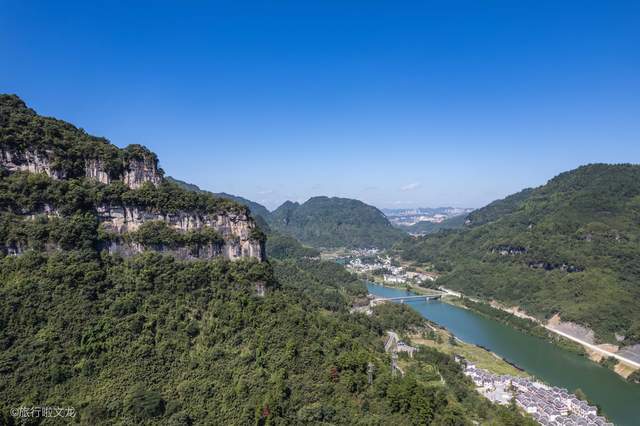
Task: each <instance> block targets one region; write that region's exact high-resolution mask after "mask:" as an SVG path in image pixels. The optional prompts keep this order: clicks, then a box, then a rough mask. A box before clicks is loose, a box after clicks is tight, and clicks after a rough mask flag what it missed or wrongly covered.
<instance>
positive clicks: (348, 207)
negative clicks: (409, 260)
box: [269, 197, 405, 248]
mask: <svg viewBox="0 0 640 426" xmlns="http://www.w3.org/2000/svg"><path fill="white" fill-rule="evenodd" d="M269 226H270V227H271V228H273V229H275V230H278V231H281V232H283V233H287V234H290V235H292V236H293V237H295V238H296V239H298V240H300V241H301V242H303V243H305V244H309V245H311V246H313V247H327V248H332V247H349V248H366V247H378V248H387V247H390V246H391V245H393V243H395V242H397V241H399V240H400V239H402V238H403V237H404V236H405V233H404V232H402V231H400V230H399V229H396V228H394V227H392V226H391V224H390V223H389V221H388V220H387V218H386V217H385V216H384V214H383V213H382V212H381V211H380V210H378V209H376V208H375V207H372V206H369V205H367V204H365V203H363V202H362V201H358V200H352V199H348V198H337V197H331V198H330V197H313V198H310V199H309V200H307V201H306V202H305V203H303V204H298V203H293V202H290V201H288V202H286V203H284V204H283V205H281V206H280V207H278V208H277V209H276V210H275V211H273V212H272V213H271V215H270V217H269Z"/></svg>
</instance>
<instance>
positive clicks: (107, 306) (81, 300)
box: [0, 96, 533, 426]
mask: <svg viewBox="0 0 640 426" xmlns="http://www.w3.org/2000/svg"><path fill="white" fill-rule="evenodd" d="M16 99H17V97H14V96H9V97H3V96H0V106H1V108H0V142H1V144H0V147H1V148H3V152H2V155H3V157H2V160H3V164H4V165H6V166H8V167H9V168H8V169H3V170H1V171H0V236H1V237H2V238H4V242H5V243H6V242H11V243H15V242H16V241H18V240H19V241H21V242H25V246H24V247H23V249H21V250H19V251H15V252H13V253H11V254H9V255H5V253H4V252H2V251H0V424H3V425H5V424H6V425H10V426H12V425H17V424H40V422H41V420H42V419H39V418H38V419H33V420H34V421H30V420H28V421H27V423H25V422H23V421H22V420H19V419H16V418H15V417H14V416H13V415H12V413H13V410H15V409H16V407H71V408H73V409H74V410H75V413H76V414H75V418H74V420H73V421H74V422H77V423H79V424H92V425H93V424H99V425H129V424H140V425H173V426H178V425H181V426H190V425H200V424H204V425H209V424H211V425H216V424H225V425H227V424H228V425H246V424H256V425H269V424H283V425H300V424H343V425H354V424H362V425H383V424H403V425H404V424H415V425H419V424H432V425H440V426H445V425H465V426H466V425H472V424H479V423H488V424H496V425H519V424H533V423H532V420H531V419H526V418H524V417H522V416H521V415H520V414H519V413H518V412H517V411H515V410H513V409H512V408H509V407H501V406H496V405H493V404H491V403H489V402H488V401H487V400H486V399H484V398H483V397H481V396H480V395H479V394H478V393H476V392H475V391H474V389H473V384H472V382H471V381H470V380H469V378H467V377H466V376H464V375H463V373H462V367H461V365H460V364H459V363H457V362H455V361H454V360H453V358H452V357H451V356H449V355H446V354H444V353H441V352H438V351H436V350H434V349H429V348H424V349H423V350H422V351H420V353H419V354H417V355H416V357H415V360H414V361H413V362H414V363H415V364H413V365H414V367H415V368H413V369H412V370H411V371H407V374H405V375H403V376H402V377H397V378H394V377H392V374H391V371H390V369H389V363H390V359H389V355H388V354H387V353H386V352H385V351H384V348H383V342H382V338H383V335H384V331H385V330H387V329H389V328H390V327H391V323H390V322H389V318H393V319H394V321H393V326H394V327H396V329H397V331H398V332H401V333H403V332H406V331H408V330H409V329H410V328H412V327H423V326H424V320H423V319H422V318H420V317H419V316H418V315H417V314H415V313H414V314H413V315H411V311H410V310H409V309H408V308H407V307H405V306H400V305H389V306H387V307H385V308H384V309H382V310H375V311H374V313H373V315H371V316H366V315H362V314H351V313H350V312H349V309H350V307H351V301H352V300H353V299H354V298H362V297H363V296H365V295H366V287H365V286H364V284H363V283H362V281H359V280H358V279H357V278H356V277H355V276H354V275H352V274H350V273H348V272H347V271H346V270H345V269H344V268H342V267H341V266H340V265H338V264H336V263H334V262H321V261H318V260H314V259H309V258H308V257H307V256H305V255H304V254H302V255H300V256H292V255H290V253H289V252H287V251H286V250H281V251H280V252H281V253H280V254H281V255H282V258H283V260H276V259H274V260H272V261H269V260H265V259H256V258H255V257H241V258H238V259H236V260H234V261H231V260H228V259H225V258H223V257H221V256H217V257H215V258H212V259H194V260H189V261H186V260H180V259H178V258H177V257H176V256H174V255H173V254H171V252H163V251H157V250H147V249H146V248H145V249H144V250H142V252H140V253H136V254H132V255H130V256H122V255H121V254H120V253H119V252H114V253H112V252H111V251H110V250H108V249H105V244H103V243H104V242H105V241H109V239H110V238H112V237H113V235H110V233H109V232H106V230H105V229H104V228H103V227H101V226H100V224H99V212H98V210H97V208H96V206H97V205H119V204H126V205H131V206H135V207H136V208H144V209H146V210H145V212H147V213H149V212H153V213H154V214H155V213H158V212H171V213H184V212H185V211H198V210H200V211H201V212H203V213H209V212H210V213H212V214H214V215H216V216H217V217H220V216H223V215H225V214H227V215H228V214H231V213H233V215H236V216H235V217H236V219H237V215H246V214H247V208H246V207H245V206H241V205H240V204H238V203H237V202H235V201H231V200H228V199H222V198H219V197H214V196H212V195H210V194H208V193H204V192H199V191H195V190H194V188H193V187H191V188H190V190H187V189H189V188H184V186H180V185H178V184H175V183H172V182H170V181H168V180H162V179H160V180H159V179H158V178H160V177H161V176H158V175H157V174H156V173H155V171H157V170H155V163H156V162H157V159H155V157H149V155H153V154H152V153H151V152H150V151H148V150H146V149H145V150H144V151H142V152H143V153H144V154H145V155H144V156H143V157H145V158H147V159H149V158H151V159H152V160H153V161H151V163H148V162H147V163H144V164H143V163H140V162H139V159H140V158H139V157H138V159H135V158H134V160H135V161H134V162H133V163H131V160H132V158H131V157H130V153H129V152H121V151H118V150H117V148H115V147H113V146H111V145H109V144H108V143H107V142H105V141H104V140H102V141H101V140H96V139H95V138H93V137H91V136H89V135H86V134H85V133H84V132H82V131H80V130H79V129H77V128H75V127H73V126H71V125H70V124H68V123H64V122H62V121H58V120H54V119H46V118H42V117H39V116H37V115H35V113H34V112H32V111H26V110H25V106H24V104H23V103H21V101H20V102H17V101H16ZM18 100H19V99H18ZM7 123H8V124H7ZM93 144H95V146H94V145H93ZM66 150H69V153H67V152H66ZM67 154H68V155H67ZM147 154H149V155H147ZM109 159H111V160H112V161H111V162H108V163H109V164H110V166H109V167H108V168H107V169H105V168H104V166H105V163H103V161H107V160H109ZM36 160H37V161H36ZM67 160H69V161H67ZM87 160H90V161H89V166H88V165H87ZM94 160H100V161H98V162H95V161H94ZM105 170H106V172H105ZM152 172H154V173H152ZM105 173H106V174H105ZM100 179H101V180H103V181H104V182H102V181H100ZM127 179H128V180H127ZM154 181H155V183H154ZM105 182H106V183H105ZM128 185H131V186H128ZM186 185H188V184H186ZM52 208H55V209H56V214H53V215H49V213H51V211H52V210H51V209H52ZM34 212H37V214H32V213H34ZM243 220H245V221H246V222H247V223H250V221H247V220H246V217H244V218H243ZM146 224H151V225H150V226H146ZM146 224H143V225H142V226H140V228H139V229H138V230H137V231H134V233H136V234H141V235H137V237H140V238H141V241H147V240H149V241H151V243H152V244H153V245H157V244H161V245H162V244H165V243H166V244H175V243H183V242H184V241H183V240H184V239H185V238H187V236H188V237H189V239H190V241H191V243H195V244H200V243H202V238H207V239H211V240H213V241H218V239H219V237H220V236H219V235H218V234H217V233H207V235H191V234H188V233H184V234H182V233H178V234H176V232H177V230H176V229H174V228H169V223H167V222H164V221H157V220H152V221H147V222H146ZM205 228H206V227H205ZM169 229H172V230H173V231H171V232H169ZM252 229H253V230H256V229H255V228H252ZM252 234H253V232H252ZM177 240H179V241H177ZM234 240H235V239H234ZM52 244H54V245H56V247H57V248H56V249H50V246H51V245H52ZM289 245H290V244H288V243H285V244H283V246H285V247H288V246H289ZM370 371H373V374H371V376H370V377H369V374H368V373H369V372H370ZM441 380H442V381H444V382H445V383H446V385H443V384H442V382H441ZM42 423H43V424H44V423H48V419H47V420H45V421H42ZM56 424H57V423H56Z"/></svg>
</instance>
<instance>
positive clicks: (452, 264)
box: [397, 164, 640, 344]
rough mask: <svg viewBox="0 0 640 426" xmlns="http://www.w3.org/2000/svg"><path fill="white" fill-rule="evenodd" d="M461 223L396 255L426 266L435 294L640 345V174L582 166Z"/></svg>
mask: <svg viewBox="0 0 640 426" xmlns="http://www.w3.org/2000/svg"><path fill="white" fill-rule="evenodd" d="M468 220H469V221H470V224H469V225H466V226H465V227H464V228H463V229H461V230H450V231H442V232H440V233H437V234H434V235H430V236H426V237H423V238H418V239H413V240H407V241H404V242H403V243H401V244H400V245H398V246H397V250H398V253H399V254H400V255H401V256H402V257H404V258H405V259H407V260H412V261H416V262H420V263H431V264H433V265H434V266H435V267H436V268H437V270H439V271H440V272H442V273H444V275H443V276H442V277H441V278H440V280H439V284H441V285H445V286H447V287H452V288H455V289H459V290H462V291H463V292H465V293H467V294H469V295H476V296H481V297H484V298H487V299H497V300H499V301H502V302H506V303H508V304H517V305H519V306H522V307H524V308H525V309H526V310H527V311H528V312H530V313H533V314H535V315H537V316H539V317H540V318H550V317H551V316H552V315H554V314H556V313H560V315H561V317H562V319H563V320H566V321H574V322H577V323H580V324H584V325H587V326H588V327H590V328H592V329H593V330H595V332H596V336H597V337H598V338H600V339H602V340H605V341H610V342H615V341H616V339H615V338H614V336H615V334H617V335H618V337H624V340H623V344H634V343H638V342H640V304H638V303H637V301H638V300H640V285H639V283H640V263H639V262H638V259H640V166H637V165H629V164H620V165H607V164H593V165H588V166H583V167H580V168H578V169H576V170H573V171H570V172H566V173H562V174H560V175H559V176H557V177H555V178H553V179H552V180H550V181H549V182H548V183H547V184H546V185H544V186H541V187H539V188H535V189H526V190H524V191H522V192H520V193H517V194H514V195H512V196H509V197H507V198H505V199H504V200H499V201H496V202H494V203H491V204H489V205H488V206H487V207H485V208H482V209H479V210H476V211H474V212H472V213H471V214H469V216H468Z"/></svg>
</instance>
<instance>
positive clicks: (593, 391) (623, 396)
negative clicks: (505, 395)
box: [368, 284, 640, 426]
mask: <svg viewBox="0 0 640 426" xmlns="http://www.w3.org/2000/svg"><path fill="white" fill-rule="evenodd" d="M368 288H369V292H370V293H371V294H373V295H375V296H377V297H401V296H407V295H409V294H413V293H407V292H406V290H404V289H402V290H401V289H398V288H389V287H382V286H378V285H374V284H369V285H368ZM452 300H454V301H455V299H452ZM407 306H410V307H411V308H412V309H414V310H415V311H417V312H418V313H419V314H420V315H422V316H423V317H424V318H427V319H428V320H430V321H431V322H432V323H435V324H438V325H440V326H443V327H446V329H447V330H448V331H449V332H450V333H452V334H453V335H455V336H457V337H459V338H460V339H461V340H463V341H464V342H466V343H469V344H471V345H476V346H477V347H479V348H482V347H484V348H487V349H488V350H490V351H491V352H493V353H495V354H498V355H499V356H500V357H502V358H503V359H505V360H508V361H509V362H512V363H513V364H515V365H517V366H518V367H520V368H522V369H524V370H525V372H526V374H530V375H531V376H533V377H536V378H538V379H539V380H540V381H542V382H544V383H548V384H549V385H551V386H556V387H558V388H564V389H568V390H569V391H570V392H573V393H578V394H581V392H579V391H578V389H580V390H581V391H583V393H584V394H586V396H587V398H588V399H589V400H591V401H593V402H594V403H595V404H597V405H599V406H600V407H601V408H602V411H603V413H605V415H606V416H607V417H608V418H610V419H611V420H612V421H613V422H614V423H615V424H616V425H621V426H627V425H628V426H635V425H637V424H638V423H637V419H638V418H640V409H639V408H638V407H637V401H640V386H638V385H637V384H633V383H630V382H629V381H626V380H624V379H623V378H622V377H620V376H619V375H618V374H616V373H615V372H614V371H612V370H610V369H608V368H602V366H600V365H598V364H596V363H594V362H592V361H590V360H589V359H587V358H586V357H583V356H578V355H577V354H575V353H574V352H571V351H567V350H565V349H562V348H561V347H559V346H558V345H556V344H552V343H550V342H549V341H547V340H546V339H541V338H538V337H535V336H532V335H530V334H528V333H525V332H522V331H519V330H516V329H514V328H512V327H511V326H509V325H507V324H504V323H502V322H499V321H497V320H495V319H492V318H489V317H487V316H485V315H480V314H478V313H476V312H474V311H473V310H471V309H468V308H463V307H461V306H458V305H456V304H453V303H443V301H439V300H434V301H428V302H423V301H416V302H408V303H407ZM454 346H455V345H454ZM443 349H446V348H443ZM485 355H486V356H492V355H490V354H489V353H488V352H487V353H486V354H485ZM489 361H490V362H491V363H493V360H490V359H489Z"/></svg>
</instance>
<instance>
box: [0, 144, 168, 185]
mask: <svg viewBox="0 0 640 426" xmlns="http://www.w3.org/2000/svg"><path fill="white" fill-rule="evenodd" d="M51 157H52V155H51V153H50V152H47V151H35V150H26V151H17V150H16V151H11V150H8V149H0V166H2V167H4V168H5V169H7V170H9V171H14V172H15V171H23V172H30V173H46V174H47V175H49V176H51V177H52V178H54V179H64V178H65V177H66V176H65V174H64V173H63V172H61V171H59V170H57V169H56V167H55V165H54V164H53V163H52V161H51V160H50V158H51ZM122 170H123V171H122V173H120V174H119V176H116V177H115V178H112V176H110V175H109V172H108V171H107V168H106V165H105V164H104V162H103V161H102V160H99V159H85V167H84V174H85V176H86V177H87V178H89V179H93V180H95V181H98V182H101V183H104V184H109V183H111V182H113V181H114V180H121V181H122V182H124V184H125V185H127V186H128V187H129V188H131V189H137V188H140V187H141V186H142V185H143V184H144V183H145V182H151V183H152V184H154V185H158V184H159V183H160V182H161V181H162V174H161V173H160V171H159V169H158V164H157V160H156V159H155V158H152V157H143V158H141V159H131V160H129V161H127V162H126V164H123V167H122Z"/></svg>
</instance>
